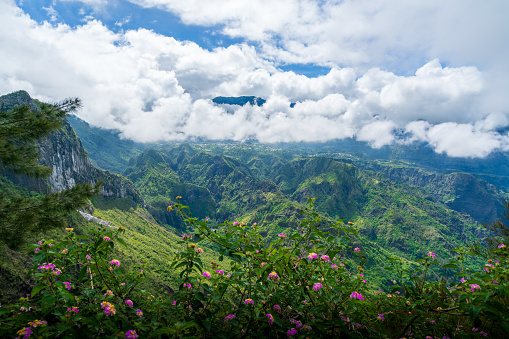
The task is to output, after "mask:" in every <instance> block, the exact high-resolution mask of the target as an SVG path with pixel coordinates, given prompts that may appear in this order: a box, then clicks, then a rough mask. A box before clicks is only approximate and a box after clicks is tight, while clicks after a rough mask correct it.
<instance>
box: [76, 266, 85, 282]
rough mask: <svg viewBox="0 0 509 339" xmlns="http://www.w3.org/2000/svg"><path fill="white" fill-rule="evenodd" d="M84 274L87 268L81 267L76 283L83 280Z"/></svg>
mask: <svg viewBox="0 0 509 339" xmlns="http://www.w3.org/2000/svg"><path fill="white" fill-rule="evenodd" d="M86 272H87V266H83V267H82V268H81V271H80V274H79V275H78V281H81V279H83V277H84V276H85V273H86Z"/></svg>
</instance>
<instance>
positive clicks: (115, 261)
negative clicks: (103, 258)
mask: <svg viewBox="0 0 509 339" xmlns="http://www.w3.org/2000/svg"><path fill="white" fill-rule="evenodd" d="M110 265H113V266H116V267H120V261H118V260H116V259H115V260H112V261H110Z"/></svg>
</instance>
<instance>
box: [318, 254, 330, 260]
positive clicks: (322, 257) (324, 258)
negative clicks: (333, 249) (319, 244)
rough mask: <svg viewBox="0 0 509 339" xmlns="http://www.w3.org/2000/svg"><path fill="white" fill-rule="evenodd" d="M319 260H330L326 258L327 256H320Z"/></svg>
mask: <svg viewBox="0 0 509 339" xmlns="http://www.w3.org/2000/svg"><path fill="white" fill-rule="evenodd" d="M320 259H322V260H323V261H329V260H330V258H329V256H328V255H322V256H321V257H320Z"/></svg>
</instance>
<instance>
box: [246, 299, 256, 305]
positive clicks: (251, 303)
mask: <svg viewBox="0 0 509 339" xmlns="http://www.w3.org/2000/svg"><path fill="white" fill-rule="evenodd" d="M244 304H246V305H253V304H254V301H253V299H246V300H244Z"/></svg>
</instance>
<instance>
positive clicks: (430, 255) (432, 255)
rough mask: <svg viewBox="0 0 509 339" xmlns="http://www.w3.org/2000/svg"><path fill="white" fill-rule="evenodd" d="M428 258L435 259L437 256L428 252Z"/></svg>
mask: <svg viewBox="0 0 509 339" xmlns="http://www.w3.org/2000/svg"><path fill="white" fill-rule="evenodd" d="M428 257H430V258H433V259H436V257H437V255H436V254H435V253H433V252H428Z"/></svg>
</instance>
